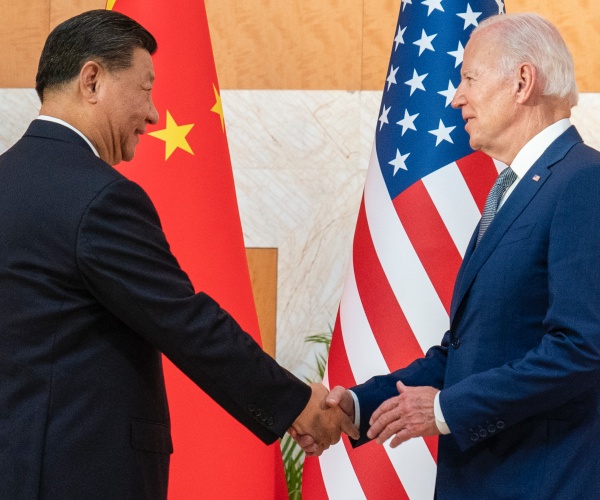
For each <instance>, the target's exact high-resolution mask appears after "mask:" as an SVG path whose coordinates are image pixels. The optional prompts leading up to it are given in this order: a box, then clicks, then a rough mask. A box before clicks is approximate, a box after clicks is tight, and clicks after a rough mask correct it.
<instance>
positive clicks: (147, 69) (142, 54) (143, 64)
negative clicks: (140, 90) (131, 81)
mask: <svg viewBox="0 0 600 500" xmlns="http://www.w3.org/2000/svg"><path fill="white" fill-rule="evenodd" d="M125 71H127V72H129V73H130V74H131V76H132V77H134V78H139V79H140V80H143V81H149V82H154V64H153V63H152V56H151V55H150V53H149V52H148V51H147V50H144V49H140V48H136V49H135V50H134V51H133V56H132V58H131V66H130V67H129V68H127V70H125Z"/></svg>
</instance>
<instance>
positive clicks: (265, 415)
mask: <svg viewBox="0 0 600 500" xmlns="http://www.w3.org/2000/svg"><path fill="white" fill-rule="evenodd" d="M267 418H269V417H267V414H266V413H262V414H261V416H260V419H261V420H262V421H263V422H266V421H267Z"/></svg>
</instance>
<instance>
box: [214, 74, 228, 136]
mask: <svg viewBox="0 0 600 500" xmlns="http://www.w3.org/2000/svg"><path fill="white" fill-rule="evenodd" d="M213 90H214V91H215V99H216V100H217V102H216V103H215V105H214V106H213V107H212V108H211V111H212V112H213V113H217V114H218V115H219V116H220V117H221V129H222V130H223V132H225V119H224V117H223V103H222V102H221V96H220V95H219V92H217V87H215V86H214V85H213Z"/></svg>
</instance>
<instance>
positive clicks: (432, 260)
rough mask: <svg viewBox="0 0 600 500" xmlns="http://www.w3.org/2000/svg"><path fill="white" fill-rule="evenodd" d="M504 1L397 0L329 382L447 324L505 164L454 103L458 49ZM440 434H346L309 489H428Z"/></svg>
mask: <svg viewBox="0 0 600 500" xmlns="http://www.w3.org/2000/svg"><path fill="white" fill-rule="evenodd" d="M502 12H504V2H503V1H502V0H403V2H402V7H401V10H400V15H399V19H398V25H397V30H396V35H395V38H394V42H393V47H392V54H391V58H390V64H389V67H388V72H387V77H386V81H385V87H384V90H383V96H382V100H381V107H380V112H379V118H378V122H377V128H376V133H375V142H374V147H373V151H372V154H371V159H370V162H369V168H368V171H367V179H366V183H365V188H364V194H363V198H362V203H361V205H360V210H359V214H358V221H357V225H356V232H355V235H354V243H353V251H352V258H351V262H350V264H349V267H348V272H347V276H346V280H345V284H344V290H343V294H342V298H341V302H340V307H339V312H338V316H337V320H336V324H335V328H334V331H333V338H332V343H331V350H330V353H329V359H328V364H327V371H326V376H325V383H326V385H329V386H330V387H333V386H336V385H342V386H345V387H351V386H353V385H356V384H359V383H362V382H365V381H366V380H367V379H369V378H371V377H372V376H374V375H381V374H385V373H389V372H390V371H394V370H396V369H398V368H401V367H403V366H406V365H407V364H409V363H410V362H411V361H413V360H414V359H415V358H418V357H422V356H423V354H424V353H425V352H426V351H427V349H428V348H429V347H431V346H432V345H434V344H438V343H439V342H440V340H441V338H442V336H443V334H444V332H445V331H446V330H447V329H448V325H449V317H448V315H449V311H450V301H451V296H452V289H453V286H454V280H455V278H456V275H457V272H458V268H459V266H460V264H461V262H462V258H463V256H464V252H465V250H466V248H467V245H468V242H469V240H470V238H471V234H472V232H473V230H474V228H475V226H476V225H477V223H478V221H479V219H480V217H481V212H482V210H483V206H484V204H485V199H486V197H487V194H488V192H489V190H490V188H491V186H492V184H493V182H494V180H495V179H496V177H497V175H498V172H499V171H500V170H501V169H502V168H503V166H502V165H496V163H495V162H494V161H493V160H491V159H490V158H489V157H487V156H485V155H484V154H482V153H474V152H473V151H472V150H471V148H470V147H469V138H468V135H467V133H466V131H465V129H464V122H463V120H462V118H461V113H460V111H459V110H455V109H453V108H452V107H451V106H450V103H451V101H452V98H453V97H454V94H455V91H456V88H457V87H458V85H459V83H460V68H461V63H462V59H463V52H464V47H465V45H466V43H467V41H468V39H469V35H470V33H471V31H472V30H473V28H474V27H475V26H477V25H478V24H479V23H480V22H481V21H482V20H483V19H485V18H486V17H488V16H491V15H496V14H500V13H502ZM436 449H437V439H435V438H433V439H430V438H426V439H422V438H418V439H412V440H410V441H408V442H406V443H404V444H402V445H401V446H399V447H398V448H396V449H392V448H390V447H389V446H387V445H386V446H383V447H382V446H380V445H378V444H376V443H369V444H366V445H364V446H361V447H359V448H356V449H352V448H351V446H350V444H349V443H348V440H347V439H346V438H344V439H343V440H342V441H340V443H338V444H337V445H336V446H333V447H332V448H330V449H329V450H328V451H326V452H325V453H324V454H323V455H322V456H321V457H320V458H319V459H315V458H313V459H307V460H306V463H305V471H304V477H303V495H304V498H306V499H309V500H313V499H320V498H330V499H338V498H339V499H350V498H351V499H359V498H368V499H379V498H392V497H393V498H409V499H427V500H430V499H432V498H433V493H434V482H435V474H436V454H437V452H436Z"/></svg>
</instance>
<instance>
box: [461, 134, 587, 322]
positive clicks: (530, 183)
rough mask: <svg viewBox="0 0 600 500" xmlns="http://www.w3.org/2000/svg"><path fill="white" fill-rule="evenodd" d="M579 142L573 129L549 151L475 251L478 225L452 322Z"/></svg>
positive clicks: (563, 135)
mask: <svg viewBox="0 0 600 500" xmlns="http://www.w3.org/2000/svg"><path fill="white" fill-rule="evenodd" d="M578 142H582V139H581V136H580V135H579V133H578V132H577V130H576V129H575V127H573V126H571V127H570V128H569V129H567V130H566V131H565V133H564V134H562V135H561V136H560V137H559V138H558V139H556V140H555V141H554V142H553V143H552V144H551V145H550V146H549V147H548V149H546V151H545V152H544V154H542V156H541V157H540V158H539V159H538V161H536V162H535V163H534V164H533V166H532V167H531V168H530V169H529V170H528V171H527V173H526V174H525V176H524V177H523V178H522V179H521V180H520V182H519V184H518V185H517V187H516V188H515V190H514V191H513V192H512V194H511V195H510V196H509V197H508V199H507V200H506V202H505V203H504V205H502V207H501V209H500V211H499V212H498V213H497V215H496V216H495V217H494V220H493V221H492V223H491V224H490V226H489V227H488V229H487V231H486V233H485V236H484V237H483V238H482V239H481V241H480V242H479V245H477V247H475V234H476V233H477V231H478V228H479V224H478V225H477V228H476V229H475V233H474V234H473V237H472V238H471V242H470V243H469V247H468V249H467V252H466V253H465V258H464V260H463V263H462V266H461V267H460V270H459V273H458V276H457V278H456V284H455V287H454V295H453V297H452V306H451V308H450V320H451V321H452V320H453V319H454V315H455V314H456V311H457V310H458V307H459V305H460V303H461V302H462V301H463V299H464V298H465V294H466V293H467V290H468V289H469V287H470V286H471V284H472V283H473V280H474V279H475V277H476V276H477V273H478V272H479V269H481V266H483V264H484V263H485V262H486V261H487V259H488V258H489V256H490V255H491V253H492V252H493V251H494V249H495V248H496V247H497V246H498V243H499V242H500V240H501V239H502V237H503V236H504V234H505V233H506V231H508V229H509V228H510V226H511V225H512V224H513V222H514V221H515V219H516V218H517V217H518V216H519V215H520V214H521V212H523V210H525V208H526V207H527V205H529V203H530V202H531V200H532V199H533V197H534V196H535V195H536V194H537V193H538V191H539V190H540V188H541V187H542V186H543V185H544V183H545V182H546V180H547V179H548V178H549V177H550V175H551V173H552V171H551V168H550V167H552V165H554V164H555V163H557V162H558V161H560V160H562V159H563V158H564V157H565V155H566V154H567V152H568V151H569V150H570V149H571V148H572V147H573V146H574V145H575V144H576V143H578Z"/></svg>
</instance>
